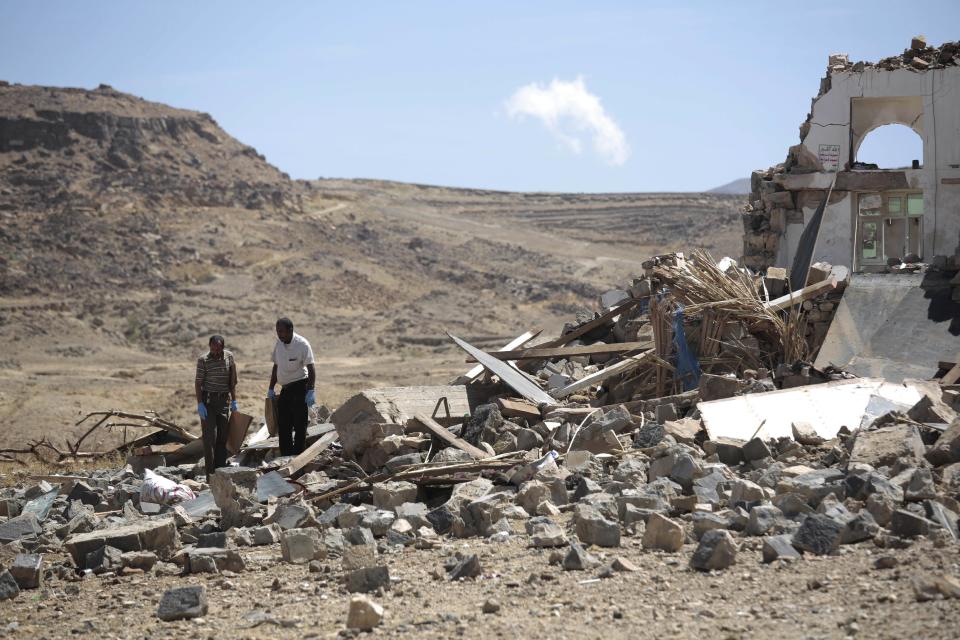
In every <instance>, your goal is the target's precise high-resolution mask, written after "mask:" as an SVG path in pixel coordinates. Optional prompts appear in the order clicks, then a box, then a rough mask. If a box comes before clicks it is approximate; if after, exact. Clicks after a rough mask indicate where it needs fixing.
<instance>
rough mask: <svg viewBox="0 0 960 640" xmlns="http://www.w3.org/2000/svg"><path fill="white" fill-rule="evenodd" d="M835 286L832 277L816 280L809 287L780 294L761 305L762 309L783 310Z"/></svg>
mask: <svg viewBox="0 0 960 640" xmlns="http://www.w3.org/2000/svg"><path fill="white" fill-rule="evenodd" d="M836 286H837V281H836V280H835V279H834V278H833V277H830V278H827V279H826V280H824V281H823V282H818V283H817V284H812V285H810V286H809V287H804V288H803V289H800V290H798V291H794V292H793V293H788V294H787V295H785V296H780V297H779V298H776V299H774V300H771V301H770V302H767V303H765V304H764V305H763V307H764V309H770V310H772V311H783V310H784V309H789V308H790V307H792V306H795V305H798V304H800V303H802V302H803V301H804V300H809V299H810V298H816V297H817V296H818V295H820V294H821V293H824V292H825V291H827V290H829V289H834V288H836Z"/></svg>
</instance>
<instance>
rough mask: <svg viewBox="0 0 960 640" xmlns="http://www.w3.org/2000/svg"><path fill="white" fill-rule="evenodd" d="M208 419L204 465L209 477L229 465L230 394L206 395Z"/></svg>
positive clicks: (205, 432)
mask: <svg viewBox="0 0 960 640" xmlns="http://www.w3.org/2000/svg"><path fill="white" fill-rule="evenodd" d="M203 397H204V404H205V405H207V419H206V420H204V421H203V422H202V424H203V464H204V466H205V468H206V470H207V475H208V476H209V475H210V474H211V473H213V472H214V471H215V470H216V469H219V468H220V467H225V466H226V465H227V436H228V435H229V434H230V429H229V427H228V424H229V421H230V394H229V393H205V394H204V396H203Z"/></svg>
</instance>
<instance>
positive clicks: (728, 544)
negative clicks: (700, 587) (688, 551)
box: [690, 529, 737, 571]
mask: <svg viewBox="0 0 960 640" xmlns="http://www.w3.org/2000/svg"><path fill="white" fill-rule="evenodd" d="M736 559H737V543H736V542H735V541H734V540H733V536H731V535H730V532H729V531H727V530H725V529H714V530H713V531H707V532H706V533H705V534H703V537H702V538H700V544H699V546H698V547H697V550H696V551H694V552H693V556H692V557H691V558H690V566H691V567H693V568H694V569H697V570H698V571H713V570H716V569H726V568H727V567H729V566H730V565H732V564H733V563H734V562H736Z"/></svg>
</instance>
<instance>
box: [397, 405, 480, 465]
mask: <svg viewBox="0 0 960 640" xmlns="http://www.w3.org/2000/svg"><path fill="white" fill-rule="evenodd" d="M413 419H414V420H416V421H417V422H419V423H420V424H422V425H423V426H424V427H426V428H427V430H428V431H429V432H430V433H432V434H433V435H435V436H437V437H438V438H440V439H441V440H443V441H444V442H446V443H447V444H449V445H450V446H453V447H456V448H457V449H460V451H463V452H465V453H466V454H467V455H469V456H470V457H471V458H473V459H474V460H482V459H483V458H489V457H490V454H489V453H487V452H486V451H484V450H483V449H478V448H477V447H475V446H473V445H472V444H470V443H469V442H467V441H466V440H464V439H463V438H458V437H457V436H455V435H453V434H452V433H450V431H449V430H448V429H446V428H444V427H443V426H442V425H440V424H438V423H437V422H436V421H435V420H434V419H433V418H431V417H430V416H427V415H424V414H422V413H418V414H417V415H415V416H414V417H413Z"/></svg>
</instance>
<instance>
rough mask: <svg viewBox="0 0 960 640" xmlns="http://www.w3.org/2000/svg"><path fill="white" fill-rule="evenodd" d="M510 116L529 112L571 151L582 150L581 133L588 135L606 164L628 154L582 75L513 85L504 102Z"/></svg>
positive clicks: (620, 161) (617, 128)
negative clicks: (546, 82) (512, 89)
mask: <svg viewBox="0 0 960 640" xmlns="http://www.w3.org/2000/svg"><path fill="white" fill-rule="evenodd" d="M504 106H505V107H506V109H507V114H508V115H509V116H510V117H511V118H516V119H522V118H524V117H525V116H532V117H534V118H537V119H539V120H540V121H541V122H542V123H543V125H544V126H545V127H546V128H547V130H548V131H550V133H551V134H553V136H554V137H555V138H556V139H557V140H558V141H559V142H560V143H561V144H563V145H564V146H566V147H568V148H569V149H570V150H571V151H573V152H574V153H580V152H581V151H582V150H583V140H582V137H585V136H589V137H590V138H591V141H592V143H593V150H594V151H595V152H596V153H597V155H599V156H600V157H601V158H603V159H604V161H605V162H607V164H611V165H622V164H623V163H624V162H626V161H627V159H628V158H629V157H630V145H628V144H627V137H626V136H625V135H624V134H623V130H621V129H620V126H619V125H618V124H617V123H616V122H615V121H614V120H613V118H611V117H610V116H609V115H608V114H607V112H606V111H604V109H603V105H602V104H600V98H598V97H597V96H595V95H593V94H592V93H590V92H589V91H588V90H587V87H586V85H585V84H584V83H583V78H581V77H578V78H577V79H576V80H574V81H572V82H565V81H563V80H558V79H556V78H554V79H553V81H552V82H550V84H549V85H546V86H544V85H540V84H537V83H535V82H534V83H531V84H528V85H526V86H523V87H520V88H519V89H517V90H516V91H515V92H514V93H513V95H512V96H510V98H508V99H507V101H506V103H505V105H504Z"/></svg>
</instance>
